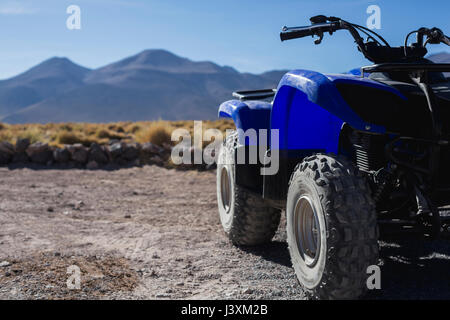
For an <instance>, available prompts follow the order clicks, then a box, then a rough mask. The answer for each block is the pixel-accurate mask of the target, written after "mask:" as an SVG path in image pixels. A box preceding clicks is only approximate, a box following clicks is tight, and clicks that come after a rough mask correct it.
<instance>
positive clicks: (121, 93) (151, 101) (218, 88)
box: [0, 49, 450, 123]
mask: <svg viewBox="0 0 450 320" xmlns="http://www.w3.org/2000/svg"><path fill="white" fill-rule="evenodd" d="M428 58H430V59H431V60H434V61H435V62H450V54H449V53H445V52H443V53H438V54H434V55H430V56H429V57H428ZM286 72H287V70H271V71H267V72H263V73H260V74H252V73H241V72H239V71H237V70H236V69H234V68H232V67H229V66H220V65H218V64H216V63H214V62H211V61H192V60H190V59H188V58H184V57H180V56H178V55H175V54H173V53H171V52H169V51H167V50H163V49H149V50H144V51H142V52H140V53H138V54H136V55H133V56H130V57H127V58H124V59H121V60H119V61H117V62H113V63H109V64H107V65H105V66H102V67H100V68H96V69H89V68H85V67H82V66H80V65H78V64H76V63H74V62H72V61H71V60H69V59H68V58H64V57H53V58H50V59H47V60H45V61H43V62H42V63H40V64H38V65H36V66H35V67H33V68H30V69H29V70H27V71H25V72H23V73H21V74H19V75H17V76H15V77H12V78H10V79H6V80H2V81H0V121H2V122H6V123H30V122H31V123H47V122H114V121H140V120H156V119H165V120H192V119H198V120H207V119H214V118H216V116H217V108H218V106H219V104H220V103H221V102H223V101H224V100H227V99H230V98H231V92H232V91H235V90H252V89H262V88H274V87H276V86H277V84H278V82H279V80H280V79H281V77H282V76H283V74H284V73H286Z"/></svg>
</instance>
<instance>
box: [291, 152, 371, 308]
mask: <svg viewBox="0 0 450 320" xmlns="http://www.w3.org/2000/svg"><path fill="white" fill-rule="evenodd" d="M286 222H287V241H288V245H289V252H290V255H291V260H292V264H293V267H294V269H295V273H296V275H297V278H298V280H299V282H300V284H301V285H302V286H303V287H304V288H305V289H306V291H307V292H308V293H309V294H310V295H312V297H313V298H316V299H356V298H359V297H361V296H362V295H363V294H364V292H365V290H366V289H367V285H366V282H367V278H368V276H369V275H368V274H367V268H368V267H369V266H371V265H375V264H377V261H378V241H377V240H378V229H377V219H376V212H375V206H374V202H373V200H372V199H371V194H370V189H369V187H368V185H367V182H366V181H365V179H364V177H362V176H361V175H360V174H359V172H358V169H357V168H356V167H355V166H354V165H353V164H352V163H351V162H349V161H348V160H346V159H345V158H341V157H337V156H334V155H315V156H312V157H309V158H306V159H305V160H304V161H303V162H301V163H300V164H299V165H298V166H297V168H296V169H295V171H294V173H293V174H292V177H291V181H290V184H289V191H288V199H287V206H286Z"/></svg>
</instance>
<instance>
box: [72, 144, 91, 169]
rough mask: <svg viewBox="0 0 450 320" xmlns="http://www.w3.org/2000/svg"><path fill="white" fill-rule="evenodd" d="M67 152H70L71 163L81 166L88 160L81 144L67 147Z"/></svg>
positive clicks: (86, 152)
mask: <svg viewBox="0 0 450 320" xmlns="http://www.w3.org/2000/svg"><path fill="white" fill-rule="evenodd" d="M67 150H68V151H69V152H70V156H71V158H72V160H73V161H75V162H77V163H81V164H85V163H86V162H87V160H88V151H87V150H86V147H84V146H83V145H82V144H79V143H77V144H74V145H71V146H68V147H67Z"/></svg>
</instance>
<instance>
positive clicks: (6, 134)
mask: <svg viewBox="0 0 450 320" xmlns="http://www.w3.org/2000/svg"><path fill="white" fill-rule="evenodd" d="M1 141H7V142H11V143H13V142H14V136H13V135H12V134H11V132H10V131H6V130H1V131H0V142H1Z"/></svg>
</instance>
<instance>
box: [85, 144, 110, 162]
mask: <svg viewBox="0 0 450 320" xmlns="http://www.w3.org/2000/svg"><path fill="white" fill-rule="evenodd" d="M88 160H89V162H92V161H94V162H96V163H97V164H99V163H101V164H105V163H107V162H108V156H107V154H106V153H105V151H104V149H103V148H102V147H101V146H100V145H98V144H97V143H93V144H91V147H90V148H89V156H88Z"/></svg>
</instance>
